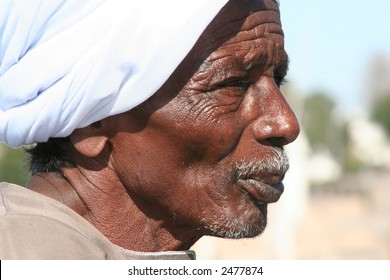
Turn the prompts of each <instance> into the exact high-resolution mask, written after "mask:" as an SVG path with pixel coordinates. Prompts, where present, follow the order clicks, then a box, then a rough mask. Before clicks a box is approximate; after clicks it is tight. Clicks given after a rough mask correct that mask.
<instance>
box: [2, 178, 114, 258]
mask: <svg viewBox="0 0 390 280" xmlns="http://www.w3.org/2000/svg"><path fill="white" fill-rule="evenodd" d="M0 229H1V232H2V234H1V236H0V248H1V249H0V258H1V259H68V258H72V259H74V258H78V259H84V258H88V259H91V258H92V259H100V258H107V257H108V256H107V255H109V253H108V252H107V251H110V246H111V243H110V242H109V241H108V240H107V239H106V238H105V237H104V236H103V235H102V234H101V233H100V232H99V231H98V230H97V229H95V228H94V227H93V226H92V225H91V224H90V223H89V222H88V221H86V220H85V219H83V218H82V217H81V216H79V215H78V214H77V213H76V212H74V211H73V210H72V209H70V208H68V207H67V206H65V205H63V204H62V203H60V202H58V201H56V200H53V199H51V198H48V197H46V196H43V195H41V194H38V193H35V192H33V191H31V190H28V189H26V188H23V187H20V186H17V185H13V184H9V183H0Z"/></svg>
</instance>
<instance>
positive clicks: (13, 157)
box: [0, 144, 29, 186]
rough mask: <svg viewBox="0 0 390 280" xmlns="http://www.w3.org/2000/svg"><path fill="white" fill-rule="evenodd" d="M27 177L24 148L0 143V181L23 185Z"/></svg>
mask: <svg viewBox="0 0 390 280" xmlns="http://www.w3.org/2000/svg"><path fill="white" fill-rule="evenodd" d="M28 178H29V172H28V167H27V155H26V152H25V151H24V149H22V148H19V149H13V148H10V147H8V146H6V145H4V144H0V182H8V183H14V184H18V185H21V186H25V185H26V183H27V181H28Z"/></svg>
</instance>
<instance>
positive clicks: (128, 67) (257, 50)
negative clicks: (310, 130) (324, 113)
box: [0, 0, 299, 259]
mask: <svg viewBox="0 0 390 280" xmlns="http://www.w3.org/2000/svg"><path fill="white" fill-rule="evenodd" d="M6 2H7V1H6ZM32 2H33V3H37V2H39V5H38V4H37V5H36V7H34V8H32V10H33V11H34V15H35V16H33V17H31V11H29V10H26V9H27V8H23V7H18V5H19V6H20V5H21V4H19V3H15V5H14V6H12V5H10V6H8V7H6V8H7V9H8V10H9V11H8V18H4V19H3V18H2V17H0V18H2V19H1V21H4V22H5V24H4V23H2V25H0V26H1V28H2V29H1V32H2V33H0V35H1V36H3V38H4V40H3V39H2V41H3V44H8V49H7V48H5V51H3V49H4V48H3V46H2V48H1V53H0V55H1V56H0V58H1V59H2V62H1V63H2V64H1V68H0V70H1V72H0V73H1V75H2V76H1V78H0V97H1V111H0V112H1V115H0V120H1V122H0V133H1V140H2V141H5V142H7V143H8V144H10V145H14V146H18V145H23V144H32V143H39V144H37V145H36V146H34V148H32V149H31V150H30V154H31V170H32V175H33V176H32V178H31V180H30V181H29V183H28V186H27V188H22V187H19V186H15V185H11V184H6V183H3V184H2V185H1V186H0V193H1V196H2V199H1V200H0V228H1V235H0V257H1V258H30V259H31V258H33V259H42V258H44V259H52V258H55V259H66V258H76V259H80V258H82V259H84V258H89V259H100V258H102V259H103V258H108V259H126V258H127V259H181V258H184V259H186V258H190V259H192V258H194V253H193V252H192V251H190V250H189V249H190V247H191V246H192V245H193V244H194V243H195V242H196V241H197V240H199V238H201V237H202V236H205V235H211V236H219V237H225V238H245V237H254V236H257V235H259V234H260V233H261V232H262V231H263V230H264V228H265V226H266V219H267V204H268V203H273V202H276V201H277V200H278V199H279V197H280V196H281V194H282V192H283V184H282V180H283V177H284V174H285V172H286V171H287V169H288V159H287V157H286V155H285V153H284V150H283V146H284V145H286V144H288V143H290V142H292V141H293V140H294V139H295V138H296V137H297V135H298V133H299V125H298V123H297V120H296V118H295V115H294V113H293V112H292V111H291V109H290V107H289V106H288V104H287V103H286V100H285V99H284V97H283V95H282V93H281V92H280V89H279V86H280V85H281V83H282V81H283V78H284V76H285V75H286V72H287V68H288V57H287V54H286V52H285V50H284V46H283V40H284V38H283V31H282V28H281V24H280V18H279V8H278V3H277V2H275V1H274V0H264V1H260V0H240V1H234V0H230V1H227V0H212V1H211V0H209V1H208V0H191V1H169V0H167V1H155V2H154V5H150V4H149V3H148V4H147V5H146V4H140V3H135V2H141V1H103V0H101V1H96V2H95V1H92V2H94V3H93V4H91V3H88V4H86V3H85V2H89V1H73V2H72V3H69V2H66V1H52V0H50V1H48V0H46V1H44V0H41V1H32ZM49 2H50V3H49ZM129 2H130V3H129ZM29 3H30V1H29ZM23 4H25V2H23ZM34 9H35V10H34ZM0 13H1V14H3V15H4V14H5V12H3V10H1V11H0ZM112 13H114V14H112ZM24 16H26V19H24V18H23V17H24ZM29 16H30V17H29ZM18 17H20V18H18ZM15 18H16V19H15ZM26 22H28V23H30V25H28V27H29V30H28V31H25V30H20V28H22V27H24V28H26V26H23V23H26ZM0 23H1V22H0ZM10 24H11V25H12V26H11V27H9V25H10ZM92 27H96V28H97V30H91V28H92ZM7 28H8V29H10V30H11V31H10V30H7ZM10 32H11V33H10ZM13 33H14V35H12V34H13ZM19 33H20V34H22V35H24V36H25V37H23V36H22V35H20V34H19ZM25 33H26V34H27V35H26V34H25ZM15 34H16V35H15ZM17 35H18V36H17ZM4 41H8V43H7V42H6V43H4ZM10 48H11V49H10ZM7 52H9V53H7ZM17 52H18V53H17ZM10 53H11V54H13V56H12V55H11V54H10ZM15 53H17V55H15ZM15 57H16V58H15Z"/></svg>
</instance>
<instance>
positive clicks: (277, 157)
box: [236, 148, 290, 180]
mask: <svg viewBox="0 0 390 280" xmlns="http://www.w3.org/2000/svg"><path fill="white" fill-rule="evenodd" d="M289 167H290V163H289V160H288V157H287V154H286V152H285V151H284V150H283V149H281V148H275V149H273V150H272V154H271V155H269V156H267V157H265V158H263V159H261V160H257V161H246V160H241V161H240V162H238V163H237V164H236V179H237V180H239V179H247V178H252V177H255V176H256V175H258V174H265V173H268V174H280V175H284V174H285V173H286V172H287V170H288V169H289Z"/></svg>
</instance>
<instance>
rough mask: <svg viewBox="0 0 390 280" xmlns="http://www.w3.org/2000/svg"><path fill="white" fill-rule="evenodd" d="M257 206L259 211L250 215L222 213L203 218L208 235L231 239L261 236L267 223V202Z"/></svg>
mask: <svg viewBox="0 0 390 280" xmlns="http://www.w3.org/2000/svg"><path fill="white" fill-rule="evenodd" d="M256 208H257V211H256V212H255V213H251V214H250V215H248V214H247V213H246V215H232V214H231V213H229V214H227V213H222V214H221V215H220V216H219V217H213V218H211V217H209V218H205V219H203V221H202V222H203V227H204V228H205V229H206V232H207V234H206V235H210V236H215V237H222V238H231V239H240V238H251V237H256V236H259V235H260V234H262V233H263V231H264V229H265V227H266V225H267V204H262V205H257V207H256ZM229 212H230V211H229Z"/></svg>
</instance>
